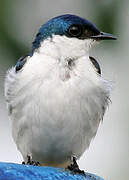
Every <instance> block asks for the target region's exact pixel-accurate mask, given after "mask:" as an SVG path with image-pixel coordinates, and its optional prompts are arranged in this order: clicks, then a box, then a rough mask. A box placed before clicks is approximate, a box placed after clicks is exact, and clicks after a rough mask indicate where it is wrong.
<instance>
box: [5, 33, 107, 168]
mask: <svg viewBox="0 0 129 180" xmlns="http://www.w3.org/2000/svg"><path fill="white" fill-rule="evenodd" d="M92 44H93V41H92V40H78V39H76V38H67V37H64V36H57V35H56V36H53V38H52V39H47V40H45V41H44V42H43V43H42V44H41V46H40V48H39V49H37V50H36V51H35V52H34V54H33V56H32V57H28V59H27V62H26V64H25V65H24V67H23V68H22V70H21V71H19V72H17V73H16V72H15V68H12V69H11V70H10V71H9V72H8V73H7V77H6V81H5V96H6V100H7V104H8V111H9V117H10V119H11V122H12V134H13V138H14V141H15V143H16V144H17V147H18V149H19V151H20V152H21V153H22V155H23V158H24V160H25V161H27V155H30V156H31V157H32V160H34V161H39V162H40V163H44V164H48V165H54V164H61V163H62V164H63V163H67V162H69V163H70V159H71V156H73V155H75V156H76V157H77V158H79V157H80V156H81V155H82V154H83V153H84V151H85V150H86V149H87V148H88V147H89V144H90V141H91V139H92V138H93V137H94V136H95V134H96V132H97V129H98V126H99V123H100V120H101V119H102V118H103V115H104V111H105V109H106V107H107V105H108V99H109V92H110V85H109V84H108V82H107V81H106V80H104V79H103V78H102V77H100V76H99V75H98V74H97V73H96V71H95V69H94V67H93V65H92V63H91V61H90V59H89V53H88V51H89V48H90V46H91V45H92ZM70 59H73V60H72V61H73V64H72V66H71V67H70V66H69V60H70Z"/></svg>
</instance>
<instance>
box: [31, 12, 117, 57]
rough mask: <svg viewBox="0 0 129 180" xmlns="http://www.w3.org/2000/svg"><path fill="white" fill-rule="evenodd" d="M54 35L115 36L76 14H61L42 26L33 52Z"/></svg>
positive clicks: (107, 37)
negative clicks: (100, 29) (103, 31)
mask: <svg viewBox="0 0 129 180" xmlns="http://www.w3.org/2000/svg"><path fill="white" fill-rule="evenodd" d="M52 35H60V36H63V35H64V36H67V37H69V38H78V39H88V38H92V39H99V40H100V39H113V38H114V37H113V36H111V35H110V36H109V34H107V33H106V35H105V33H102V32H101V31H99V29H98V28H97V27H96V26H95V25H94V24H92V23H91V22H89V21H88V20H86V19H83V18H81V17H79V16H75V15H70V14H66V15H61V16H58V17H55V18H53V19H51V20H49V21H48V22H47V23H45V24H44V25H42V26H41V28H40V29H39V32H38V33H37V35H36V38H35V40H34V42H33V45H32V54H33V52H34V50H35V49H37V48H38V47H39V46H40V43H41V42H42V41H44V40H45V39H47V38H49V37H52Z"/></svg>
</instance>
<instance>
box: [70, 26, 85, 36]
mask: <svg viewBox="0 0 129 180" xmlns="http://www.w3.org/2000/svg"><path fill="white" fill-rule="evenodd" d="M82 33H83V29H82V26H81V25H72V26H70V28H69V29H68V34H69V35H70V36H72V37H80V36H81V35H82Z"/></svg>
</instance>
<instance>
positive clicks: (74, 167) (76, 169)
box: [66, 157, 85, 175]
mask: <svg viewBox="0 0 129 180" xmlns="http://www.w3.org/2000/svg"><path fill="white" fill-rule="evenodd" d="M72 159H73V160H72V161H73V162H72V164H71V165H70V166H68V167H67V168H66V170H69V171H71V172H72V173H75V174H82V175H85V172H84V171H83V170H80V169H79V166H78V164H77V162H76V157H73V158H72Z"/></svg>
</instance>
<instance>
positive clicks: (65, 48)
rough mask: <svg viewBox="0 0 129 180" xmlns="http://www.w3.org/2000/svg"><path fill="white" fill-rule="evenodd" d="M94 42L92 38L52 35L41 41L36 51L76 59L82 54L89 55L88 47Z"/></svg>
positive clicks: (56, 56) (55, 56)
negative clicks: (82, 38) (83, 38)
mask: <svg viewBox="0 0 129 180" xmlns="http://www.w3.org/2000/svg"><path fill="white" fill-rule="evenodd" d="M94 42H95V41H94V40H92V39H86V40H80V39H77V38H68V37H66V36H59V35H53V37H52V38H48V39H47V40H45V41H43V42H42V43H41V46H40V48H39V49H38V51H39V53H43V54H46V55H49V56H52V57H54V58H63V59H68V58H71V59H72V58H73V59H77V58H80V57H82V56H84V55H89V49H90V47H91V46H92V45H93V44H94Z"/></svg>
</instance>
